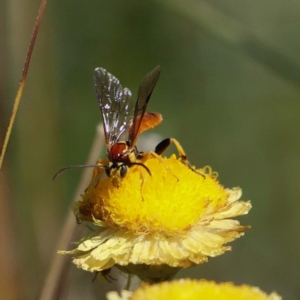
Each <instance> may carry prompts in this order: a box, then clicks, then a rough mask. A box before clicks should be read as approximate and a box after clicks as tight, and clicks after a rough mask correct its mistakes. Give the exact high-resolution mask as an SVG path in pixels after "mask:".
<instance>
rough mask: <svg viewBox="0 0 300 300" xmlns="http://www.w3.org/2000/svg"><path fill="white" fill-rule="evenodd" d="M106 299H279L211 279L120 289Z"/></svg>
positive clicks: (273, 295)
mask: <svg viewBox="0 0 300 300" xmlns="http://www.w3.org/2000/svg"><path fill="white" fill-rule="evenodd" d="M107 299H108V300H164V299H172V300H194V299H195V300H196V299H197V300H198V299H214V300H280V299H281V297H280V296H279V295H277V294H276V293H272V294H270V295H267V294H266V293H264V292H263V291H261V290H260V289H259V288H257V287H252V286H249V285H241V286H236V285H234V284H233V283H231V282H226V283H221V284H217V283H215V282H213V281H205V280H190V279H185V280H183V279H181V280H176V281H173V282H163V283H160V284H155V285H144V286H142V287H141V288H139V289H137V290H136V291H135V292H129V291H122V292H121V296H119V295H118V294H117V293H116V292H110V293H108V294H107Z"/></svg>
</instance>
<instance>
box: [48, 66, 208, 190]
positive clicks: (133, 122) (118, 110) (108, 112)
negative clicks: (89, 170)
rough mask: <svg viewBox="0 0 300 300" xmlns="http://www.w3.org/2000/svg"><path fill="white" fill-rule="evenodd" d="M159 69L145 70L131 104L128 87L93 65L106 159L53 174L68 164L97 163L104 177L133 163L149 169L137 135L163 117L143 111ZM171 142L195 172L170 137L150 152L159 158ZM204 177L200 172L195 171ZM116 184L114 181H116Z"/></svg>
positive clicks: (122, 174) (121, 175)
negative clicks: (69, 165)
mask: <svg viewBox="0 0 300 300" xmlns="http://www.w3.org/2000/svg"><path fill="white" fill-rule="evenodd" d="M160 73H161V68H160V66H157V67H155V68H154V69H153V70H152V71H151V72H150V73H148V74H147V75H146V76H145V77H144V79H143V80H142V83H141V84H140V86H139V89H138V94H137V100H136V102H135V105H133V104H132V94H131V91H130V90H129V89H128V88H126V87H125V88H123V87H122V85H121V83H120V81H119V80H118V79H117V78H116V77H115V76H114V75H112V74H110V73H109V72H108V71H107V70H106V69H104V68H96V69H95V72H94V87H95V91H96V95H97V99H98V104H99V107H100V111H101V115H102V119H103V129H104V136H105V145H106V154H107V158H108V161H105V160H98V161H97V163H96V164H93V165H78V166H71V167H66V168H63V169H61V170H60V171H58V172H57V173H56V175H55V176H54V178H56V177H57V176H58V175H59V174H60V173H61V172H62V171H65V170H67V169H71V168H81V167H97V168H101V169H102V170H103V171H104V170H105V173H106V175H107V176H108V177H114V178H118V179H122V178H124V177H125V176H126V174H127V172H128V170H129V169H130V167H131V166H133V165H139V166H141V167H142V168H144V169H145V170H146V171H147V172H148V173H149V175H151V171H150V170H149V169H148V167H147V166H145V165H144V164H143V163H142V162H141V161H142V158H143V157H144V152H140V151H139V150H138V149H137V146H136V143H137V139H138V136H139V135H140V134H141V133H142V132H144V131H146V130H149V129H152V128H154V127H156V126H157V125H159V124H160V123H161V122H162V120H163V118H162V115H161V114H159V113H157V112H152V113H147V112H146V108H147V105H148V102H149V100H150V97H151V95H152V93H153V90H154V88H155V85H156V83H157V81H158V79H159V76H160ZM171 143H174V145H175V146H176V148H177V150H178V152H179V156H180V159H181V160H182V161H183V162H184V163H186V164H187V165H188V166H189V168H190V169H191V170H193V171H194V172H196V173H198V172H197V171H196V170H195V169H194V168H192V166H191V164H190V163H189V161H188V160H187V156H186V154H185V152H184V150H183V148H182V147H181V145H180V144H179V142H178V141H177V140H176V139H174V138H167V139H164V140H163V141H161V142H160V143H159V144H158V145H157V146H156V148H155V151H154V152H152V153H153V155H154V156H156V157H159V158H160V156H159V155H160V154H162V153H163V152H164V151H165V150H166V149H167V148H168V147H169V145H170V144H171ZM199 174H200V175H201V176H203V177H204V175H203V174H201V173H199ZM116 185H118V184H116Z"/></svg>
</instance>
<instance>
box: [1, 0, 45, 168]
mask: <svg viewBox="0 0 300 300" xmlns="http://www.w3.org/2000/svg"><path fill="white" fill-rule="evenodd" d="M46 4H47V0H42V2H41V5H40V8H39V12H38V16H37V19H36V21H35V24H34V27H33V33H32V36H31V40H30V44H29V49H28V52H27V55H26V60H25V63H24V68H23V72H22V77H21V80H20V83H19V88H18V91H17V95H16V98H15V102H14V106H13V109H12V113H11V116H10V120H9V125H8V128H7V131H6V134H5V138H4V143H3V146H2V149H1V152H0V169H1V167H2V163H3V159H4V155H5V152H6V148H7V144H8V141H9V137H10V134H11V130H12V127H13V125H14V121H15V118H16V114H17V111H18V107H19V104H20V101H21V97H22V93H23V89H24V86H25V81H26V76H27V73H28V68H29V65H30V60H31V55H32V52H33V48H34V45H35V41H36V37H37V34H38V31H39V28H40V24H41V20H42V17H43V13H44V10H45V7H46Z"/></svg>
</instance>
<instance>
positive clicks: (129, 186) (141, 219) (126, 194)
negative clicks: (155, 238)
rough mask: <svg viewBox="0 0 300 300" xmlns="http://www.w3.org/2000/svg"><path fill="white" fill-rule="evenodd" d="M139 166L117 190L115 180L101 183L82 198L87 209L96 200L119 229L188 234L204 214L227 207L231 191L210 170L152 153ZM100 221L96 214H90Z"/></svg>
mask: <svg viewBox="0 0 300 300" xmlns="http://www.w3.org/2000/svg"><path fill="white" fill-rule="evenodd" d="M142 163H143V164H144V165H145V166H146V167H147V168H148V169H149V170H150V171H151V175H150V174H149V173H148V172H147V170H146V168H144V167H143V166H140V165H134V166H132V167H130V170H129V172H128V174H127V175H126V178H125V179H124V180H122V182H121V183H120V185H119V186H117V187H116V186H115V185H114V182H113V181H112V179H111V178H105V179H100V180H99V182H97V184H96V186H94V185H93V184H92V185H91V186H90V187H89V188H88V191H87V192H86V194H85V195H84V196H83V200H84V201H83V205H82V206H83V207H84V206H85V205H86V203H87V202H89V203H90V202H92V203H93V204H94V206H93V207H94V208H98V210H99V208H100V210H101V211H102V218H103V219H104V220H105V221H108V222H109V223H110V224H113V225H114V226H117V227H119V228H120V227H121V228H126V229H128V230H130V231H135V232H143V233H145V232H151V233H153V232H169V233H172V232H183V231H185V230H187V229H189V228H191V227H192V226H193V225H194V224H196V223H198V221H199V219H200V218H203V217H204V215H207V216H208V215H209V213H210V212H212V211H215V210H217V209H218V208H219V207H222V206H224V205H225V204H226V203H227V201H228V198H229V192H228V191H227V190H226V189H224V187H223V186H222V185H220V184H219V182H218V181H217V178H216V174H215V173H213V172H212V171H211V169H210V168H204V169H198V170H197V171H196V170H193V169H190V168H188V167H187V166H186V165H184V164H183V163H182V162H181V161H180V160H179V159H177V158H176V156H175V155H172V156H171V157H170V158H161V157H157V156H155V155H153V154H151V153H149V154H147V155H146V156H145V158H144V159H143V162H142ZM91 213H92V214H93V215H94V216H96V217H97V215H99V213H97V211H91Z"/></svg>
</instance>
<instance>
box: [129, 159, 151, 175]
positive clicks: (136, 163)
mask: <svg viewBox="0 0 300 300" xmlns="http://www.w3.org/2000/svg"><path fill="white" fill-rule="evenodd" d="M132 165H138V166H141V167H143V168H144V169H146V171H147V172H148V173H149V175H150V176H152V174H151V171H150V170H149V168H148V167H146V166H145V165H144V164H142V163H138V162H133V163H131V164H130V166H132Z"/></svg>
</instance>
